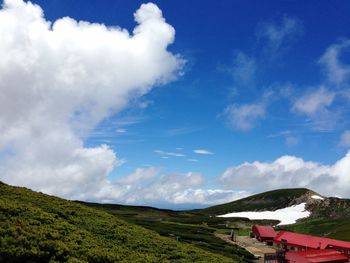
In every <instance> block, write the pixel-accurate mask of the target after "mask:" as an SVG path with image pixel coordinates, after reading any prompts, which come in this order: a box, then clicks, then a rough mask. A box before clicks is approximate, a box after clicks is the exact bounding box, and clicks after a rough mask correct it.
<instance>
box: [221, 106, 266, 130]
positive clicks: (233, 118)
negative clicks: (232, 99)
mask: <svg viewBox="0 0 350 263" xmlns="http://www.w3.org/2000/svg"><path fill="white" fill-rule="evenodd" d="M265 107H266V106H265V104H262V103H257V104H243V105H238V104H232V105H229V106H228V107H227V108H226V109H225V111H224V116H225V117H226V120H227V122H228V125H229V127H231V128H232V129H234V130H241V131H249V130H251V129H253V128H254V127H255V126H256V125H257V123H258V122H259V121H260V120H262V119H264V118H265V114H266V109H265Z"/></svg>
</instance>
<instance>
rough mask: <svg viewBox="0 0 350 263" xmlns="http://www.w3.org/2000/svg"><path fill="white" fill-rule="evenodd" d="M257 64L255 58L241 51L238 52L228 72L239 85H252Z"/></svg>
mask: <svg viewBox="0 0 350 263" xmlns="http://www.w3.org/2000/svg"><path fill="white" fill-rule="evenodd" d="M256 70H257V65H256V62H255V59H254V58H252V57H249V56H247V55H246V54H244V53H243V52H238V53H237V54H236V56H235V57H234V60H233V65H232V67H231V68H230V69H229V73H230V74H231V75H232V77H233V79H234V80H235V81H236V83H238V84H239V85H252V84H254V81H255V74H256Z"/></svg>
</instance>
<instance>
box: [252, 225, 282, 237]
mask: <svg viewBox="0 0 350 263" xmlns="http://www.w3.org/2000/svg"><path fill="white" fill-rule="evenodd" d="M255 227H256V229H257V230H258V232H259V234H260V236H261V237H271V238H274V237H275V236H276V235H277V233H276V231H275V230H274V229H273V227H271V226H259V225H255Z"/></svg>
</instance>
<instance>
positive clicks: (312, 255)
mask: <svg viewBox="0 0 350 263" xmlns="http://www.w3.org/2000/svg"><path fill="white" fill-rule="evenodd" d="M286 259H288V260H292V259H293V260H294V261H295V262H299V261H303V262H310V263H321V262H339V261H340V262H348V257H347V256H345V255H343V254H341V253H340V252H338V251H336V250H333V249H317V250H315V249H312V250H306V251H298V252H295V251H289V252H287V253H286Z"/></svg>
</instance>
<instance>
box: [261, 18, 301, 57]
mask: <svg viewBox="0 0 350 263" xmlns="http://www.w3.org/2000/svg"><path fill="white" fill-rule="evenodd" d="M302 33H303V26H302V24H301V22H300V21H299V20H298V19H297V18H294V17H287V16H284V17H283V18H282V20H281V21H280V22H262V23H261V24H260V25H259V27H258V31H257V37H258V39H259V40H262V41H264V42H265V46H264V50H265V52H266V53H267V54H266V55H268V56H269V58H270V59H271V58H275V57H276V56H279V55H281V53H283V52H285V51H287V50H288V49H289V48H290V47H291V46H292V44H293V43H294V42H295V40H296V39H298V38H299V37H300V36H301V35H302Z"/></svg>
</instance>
